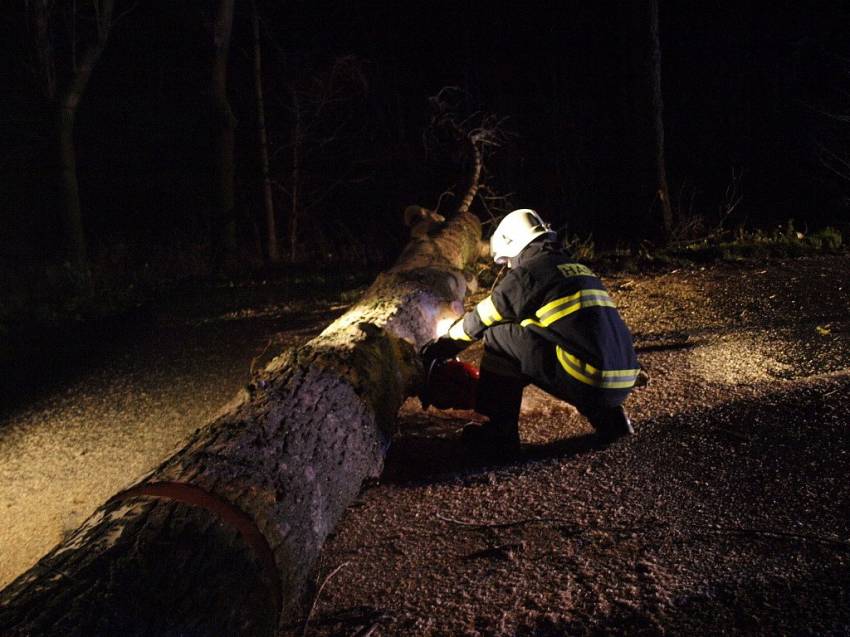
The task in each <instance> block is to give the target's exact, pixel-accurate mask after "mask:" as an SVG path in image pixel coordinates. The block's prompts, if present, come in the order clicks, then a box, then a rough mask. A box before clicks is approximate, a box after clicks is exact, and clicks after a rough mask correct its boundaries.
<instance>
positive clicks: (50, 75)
mask: <svg viewBox="0 0 850 637" xmlns="http://www.w3.org/2000/svg"><path fill="white" fill-rule="evenodd" d="M61 4H62V5H65V6H63V7H62V8H63V9H64V12H65V14H66V16H65V20H62V19H60V16H58V15H57V14H58V13H59V11H58V9H57V3H56V2H55V0H26V1H25V8H26V13H27V22H28V25H29V29H30V36H31V37H30V42H31V45H32V58H33V64H32V68H33V73H34V76H35V77H36V79H37V81H38V83H39V85H40V87H41V90H42V93H43V94H44V96H45V97H46V98H47V99H48V100H49V101H50V102H51V103H52V104H53V105H54V108H55V111H56V115H57V128H56V131H57V149H58V160H59V172H60V181H61V186H62V194H63V215H62V216H63V221H64V232H65V238H66V244H67V251H68V259H69V260H70V262H71V263H72V264H73V265H74V266H75V267H76V268H78V269H80V270H87V268H88V249H87V243H86V233H85V227H84V223H83V215H82V210H81V206H80V192H79V184H78V180H77V154H76V148H75V145H74V123H75V120H76V117H77V111H78V110H79V106H80V102H81V101H82V99H83V96H84V95H85V91H86V87H87V86H88V83H89V80H90V79H91V76H92V73H93V72H94V69H95V66H96V65H97V63H98V61H99V60H100V57H101V55H102V53H103V51H104V49H105V48H106V43H107V40H108V39H109V34H110V32H111V31H112V29H113V27H114V26H115V24H116V23H117V22H118V20H120V19H121V18H122V17H123V16H124V15H126V14H127V13H128V12H129V10H131V9H132V8H133V7H131V8H130V9H128V10H127V11H125V12H124V13H122V14H121V15H118V16H116V15H115V14H114V9H115V3H114V0H78V1H74V2H71V3H61ZM65 26H67V28H63V27H65Z"/></svg>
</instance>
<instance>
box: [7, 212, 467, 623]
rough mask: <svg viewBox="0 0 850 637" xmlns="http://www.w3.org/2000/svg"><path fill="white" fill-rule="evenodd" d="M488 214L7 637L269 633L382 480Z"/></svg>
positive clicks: (208, 440) (128, 495)
mask: <svg viewBox="0 0 850 637" xmlns="http://www.w3.org/2000/svg"><path fill="white" fill-rule="evenodd" d="M480 234H481V227H480V224H479V222H478V220H477V218H476V217H474V216H473V215H470V214H468V213H466V212H462V213H460V214H458V215H457V216H456V217H455V218H454V219H452V220H451V221H450V222H448V223H447V224H446V225H445V227H443V228H442V229H441V230H440V231H439V232H437V233H435V234H434V235H433V236H429V235H428V234H423V235H420V236H418V237H415V238H414V239H413V240H412V241H411V242H410V243H409V244H408V246H407V247H406V248H405V250H404V252H403V253H402V255H401V257H400V258H399V260H398V261H397V263H396V264H395V265H394V266H393V267H392V268H391V269H390V270H388V271H386V272H384V273H382V274H381V275H380V276H379V277H378V278H377V280H376V281H375V282H374V283H373V284H372V286H371V287H370V288H369V289H368V290H367V291H366V293H365V294H364V296H363V298H362V299H361V300H360V302H358V303H357V304H356V305H355V306H353V307H352V308H351V309H350V310H349V311H348V312H346V313H345V314H344V315H342V316H341V317H340V318H339V319H337V320H336V321H334V322H333V323H332V324H331V325H330V326H329V327H328V328H327V329H325V330H324V331H323V332H322V333H321V334H320V335H319V336H317V337H316V338H314V339H313V340H312V341H310V342H308V343H307V344H306V345H304V346H303V347H301V348H298V349H296V350H294V351H291V352H289V353H285V354H283V355H281V356H279V357H278V358H276V359H275V360H273V361H272V362H271V363H270V364H269V365H268V366H267V367H266V369H265V370H263V372H262V373H260V374H259V375H258V376H257V378H255V380H254V382H253V383H252V384H251V385H250V386H249V387H248V389H246V390H245V391H244V392H242V393H241V395H240V396H239V397H238V399H237V400H236V401H235V402H234V404H233V405H232V407H231V408H230V409H229V410H228V411H227V412H226V413H225V414H224V415H222V416H221V417H219V418H218V419H216V420H215V421H214V422H212V423H211V424H209V425H208V426H206V427H204V428H203V429H199V430H197V431H196V432H195V433H194V434H193V435H192V436H191V437H190V438H189V440H188V442H187V444H186V445H185V446H184V447H183V448H182V449H180V450H179V451H177V452H176V453H175V454H174V455H173V456H171V457H170V458H168V459H167V460H166V461H165V462H164V463H163V464H162V465H161V466H159V467H158V468H157V469H156V470H154V471H153V472H152V473H151V474H150V475H148V476H146V477H144V478H143V479H141V480H140V481H139V482H138V483H137V484H136V485H134V486H133V487H130V488H129V489H127V490H125V491H123V492H122V493H119V494H117V495H116V496H114V497H113V498H111V499H110V500H109V501H107V502H106V503H105V504H103V505H102V506H101V507H100V508H99V509H98V510H97V511H96V512H95V513H94V514H93V515H92V516H91V517H90V518H89V519H88V520H87V521H86V522H85V523H84V524H83V525H82V526H81V527H80V528H79V529H77V530H76V531H75V532H74V533H73V534H71V535H70V536H69V537H68V538H67V539H66V540H65V541H64V542H63V543H61V544H60V545H58V546H57V547H56V548H54V549H53V550H52V551H51V552H50V553H49V554H48V555H47V556H45V557H44V558H43V559H42V560H41V561H40V562H38V564H36V565H35V566H33V567H32V568H31V569H30V570H29V571H28V572H26V573H24V574H23V575H21V576H20V577H19V578H18V579H16V580H15V581H14V582H12V583H11V584H10V585H9V586H8V587H7V588H6V589H4V590H3V591H2V592H0V633H2V634H3V635H7V634H13V635H15V634H18V635H63V636H67V635H229V634H246V635H247V634H249V635H264V634H265V635H270V634H274V633H275V631H276V630H277V628H278V625H279V623H280V622H281V621H283V622H290V621H293V620H294V619H295V618H296V617H297V616H298V614H299V613H300V611H301V607H302V603H303V596H304V593H305V590H306V588H307V585H308V582H309V581H310V576H311V573H312V570H313V568H314V565H315V562H316V558H317V556H318V553H319V550H320V548H321V546H322V543H323V542H324V540H325V538H326V537H327V535H328V533H329V532H330V531H331V530H332V529H333V528H334V526H335V524H336V523H337V521H338V519H339V517H340V516H341V515H342V513H343V511H344V510H345V508H346V506H347V505H348V504H350V502H351V501H352V500H353V499H354V498H355V497H356V495H357V493H358V491H359V489H360V488H361V485H362V483H363V481H364V480H365V479H367V478H370V477H377V476H378V475H380V472H381V469H382V467H383V460H384V454H385V451H386V449H387V446H388V444H389V441H390V439H391V436H392V433H393V428H394V426H395V419H396V414H397V411H398V409H399V407H400V406H401V403H402V402H403V400H404V398H405V397H406V396H409V395H411V394H412V393H413V391H414V390H415V388H416V387H417V385H418V383H420V382H421V380H422V369H421V364H420V363H419V359H418V356H417V355H416V351H417V349H418V347H419V346H421V345H422V344H423V343H424V342H426V341H427V340H429V339H431V338H433V337H434V335H435V332H436V326H437V323H438V321H440V320H441V319H445V318H448V317H452V316H456V315H458V314H459V313H461V312H462V309H463V308H462V300H463V297H464V295H465V293H466V287H467V286H466V281H465V279H464V276H463V270H464V268H465V266H467V265H468V264H469V263H471V262H472V261H474V260H475V258H476V257H477V256H478V251H479V239H480Z"/></svg>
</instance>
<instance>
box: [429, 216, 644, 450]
mask: <svg viewBox="0 0 850 637" xmlns="http://www.w3.org/2000/svg"><path fill="white" fill-rule="evenodd" d="M555 239H556V235H555V233H554V232H553V231H552V230H551V228H550V227H549V226H548V225H547V224H546V223H544V221H543V220H542V219H541V218H540V215H538V214H537V213H536V212H535V211H533V210H529V209H521V210H514V211H513V212H511V213H510V214H508V215H507V216H506V217H505V218H504V219H503V220H502V222H501V223H500V224H499V226H498V227H497V228H496V231H495V232H494V233H493V236H492V238H491V239H490V252H491V254H492V256H493V259H494V260H495V261H496V263H507V264H508V268H509V272H508V274H507V276H505V278H504V279H503V280H502V281H501V282H500V283H499V285H497V286H496V288H495V289H494V290H493V293H492V294H491V295H490V296H488V297H487V298H486V299H484V300H483V301H481V302H480V303H479V304H478V305H477V306H476V307H475V309H474V310H472V311H470V312H467V313H466V314H465V315H464V316H463V317H462V318H460V319H458V320H457V321H456V322H455V323H454V324H453V325H452V326H451V328H449V331H448V333H447V334H446V335H444V336H441V337H440V338H438V339H436V340H434V341H431V342H430V343H428V344H426V345H425V346H424V347H423V348H422V357H423V360H424V363H425V368H426V369H427V370H430V371H431V372H434V371H435V370H439V369H440V365H441V364H443V363H444V362H445V361H447V360H451V359H453V358H454V357H455V356H457V354H459V353H460V352H461V351H462V350H463V349H465V348H466V347H467V346H468V345H469V344H470V343H471V342H472V341H474V340H478V339H481V338H483V339H484V356H483V357H482V359H481V369H480V378H478V382H477V392H476V394H475V404H474V407H475V411H477V412H478V413H480V414H482V415H484V416H486V417H487V418H488V421H487V422H486V423H484V424H483V425H479V424H475V423H470V424H468V425H467V426H466V427H464V429H463V440H464V442H465V443H468V444H470V445H472V446H475V447H477V448H479V449H481V450H487V451H497V452H515V451H518V449H519V430H518V420H519V411H520V405H521V403H522V392H523V389H524V388H525V386H526V385H528V384H530V383H531V384H534V385H537V386H538V387H540V388H541V389H543V390H545V391H546V392H548V393H550V394H552V395H553V396H555V397H557V398H560V399H562V400H565V401H567V402H569V403H571V404H572V405H574V406H575V407H576V408H577V409H578V410H579V411H580V412H581V413H582V414H583V415H584V416H585V417H586V418H587V419H588V421H589V422H590V424H591V425H592V426H593V428H594V429H595V430H596V434H597V436H598V438H599V439H600V441H601V442H603V443H608V442H611V441H613V440H616V439H617V438H619V437H621V436H625V435H628V434H631V433H633V432H634V430H633V429H632V425H631V422H630V421H629V418H628V416H627V415H626V412H625V410H624V409H623V407H622V404H623V401H624V400H625V399H626V397H627V396H628V395H629V392H630V391H631V390H632V388H633V387H634V385H635V381H636V380H637V377H638V372H639V369H638V363H637V359H636V357H635V351H634V347H633V345H632V337H631V334H630V333H629V330H628V328H627V327H626V325H625V323H623V320H622V319H621V318H620V315H619V313H618V312H617V309H616V306H615V305H614V302H613V301H612V300H611V297H610V296H608V292H607V291H606V290H605V287H604V286H603V285H602V281H600V280H599V278H598V277H597V276H596V275H594V274H593V272H591V271H590V270H589V269H588V268H587V267H586V266H584V265H582V264H580V263H576V262H575V261H574V259H573V258H572V256H571V255H570V254H569V252H567V251H566V250H564V249H563V248H562V247H561V246H560V245H559V244H557V243H556V242H555ZM452 372H453V373H455V374H457V373H458V372H457V370H452ZM434 389H435V390H436V388H434ZM430 393H435V392H434V391H431V392H430ZM425 402H426V401H425V400H423V404H424V403H425ZM433 402H434V404H438V401H437V400H433ZM438 406H439V405H438Z"/></svg>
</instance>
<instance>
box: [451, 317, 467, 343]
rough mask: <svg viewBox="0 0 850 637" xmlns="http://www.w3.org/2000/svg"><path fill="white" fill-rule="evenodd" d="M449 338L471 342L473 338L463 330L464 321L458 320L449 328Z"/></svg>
mask: <svg viewBox="0 0 850 637" xmlns="http://www.w3.org/2000/svg"><path fill="white" fill-rule="evenodd" d="M449 338H451V339H453V340H455V341H471V340H472V337H471V336H470V335H469V334H467V333H466V332H465V331H464V329H463V319H458V320H457V321H455V322H454V323H452V326H451V327H450V328H449Z"/></svg>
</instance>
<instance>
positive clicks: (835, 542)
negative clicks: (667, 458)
mask: <svg viewBox="0 0 850 637" xmlns="http://www.w3.org/2000/svg"><path fill="white" fill-rule="evenodd" d="M436 517H437V518H438V519H440V520H443V521H444V522H449V523H451V524H456V525H457V526H463V527H468V528H471V529H507V528H512V527H516V526H522V525H524V524H551V523H555V524H571V522H570V521H569V520H565V519H564V518H548V517H531V518H522V519H520V520H513V521H510V522H473V521H467V520H457V519H455V518H450V517H448V516H444V515H441V514H439V513H437V514H436ZM659 527H662V528H667V529H668V530H672V529H673V528H674V526H673V525H671V524H663V523H661V522H659V521H656V522H655V523H654V524H650V525H644V526H629V527H625V526H624V527H589V526H585V527H580V526H574V527H573V528H574V529H575V530H576V531H577V532H581V531H602V532H608V533H630V532H632V533H633V532H636V531H640V530H645V529H647V528H656V529H657V528H659ZM681 530H682V531H690V532H691V533H712V534H716V535H722V534H729V535H746V536H762V537H768V538H775V539H789V540H799V541H802V542H815V543H817V544H824V545H827V546H832V547H835V548H840V549H842V550H845V551H850V541H847V540H842V539H840V538H835V537H827V536H825V535H817V534H813V533H793V532H790V531H772V530H770V529H756V528H749V527H737V526H702V525H694V526H690V527H684V528H682V529H681Z"/></svg>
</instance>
